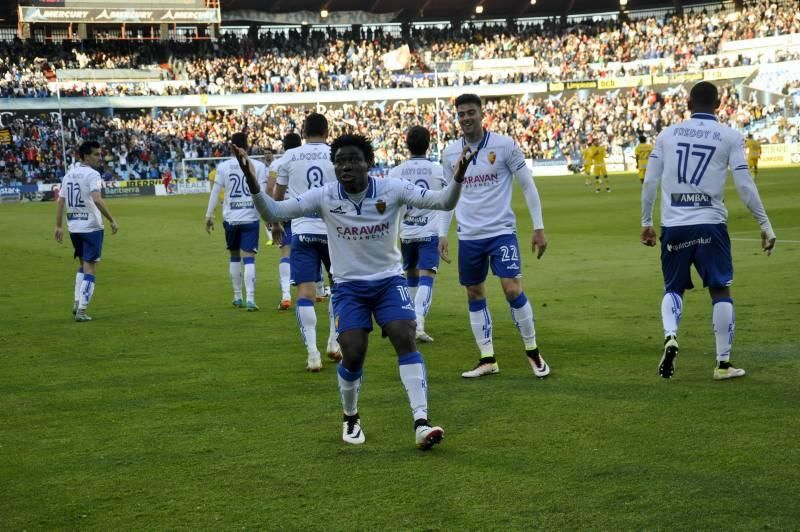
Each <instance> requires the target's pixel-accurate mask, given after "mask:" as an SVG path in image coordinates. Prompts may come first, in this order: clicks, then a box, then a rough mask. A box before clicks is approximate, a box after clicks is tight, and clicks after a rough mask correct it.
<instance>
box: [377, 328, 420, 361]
mask: <svg viewBox="0 0 800 532" xmlns="http://www.w3.org/2000/svg"><path fill="white" fill-rule="evenodd" d="M416 330H417V325H416V322H414V321H413V320H396V321H392V322H389V323H387V324H386V326H385V327H384V328H383V331H384V333H386V336H388V337H389V341H390V342H392V345H393V346H394V349H395V351H397V353H398V354H405V353H411V352H412V351H416V350H417V340H416V338H417V335H416Z"/></svg>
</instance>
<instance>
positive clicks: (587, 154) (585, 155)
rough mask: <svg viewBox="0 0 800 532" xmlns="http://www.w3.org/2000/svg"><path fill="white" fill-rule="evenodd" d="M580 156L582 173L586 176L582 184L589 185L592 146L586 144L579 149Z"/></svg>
mask: <svg viewBox="0 0 800 532" xmlns="http://www.w3.org/2000/svg"><path fill="white" fill-rule="evenodd" d="M581 158H582V159H583V174H584V175H585V176H586V178H585V179H584V182H583V184H584V185H586V186H587V187H588V186H589V178H590V177H591V175H592V160H593V159H594V147H593V146H592V145H591V144H588V145H587V146H586V147H585V148H583V149H582V150H581Z"/></svg>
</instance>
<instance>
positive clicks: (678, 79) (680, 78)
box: [653, 72, 705, 85]
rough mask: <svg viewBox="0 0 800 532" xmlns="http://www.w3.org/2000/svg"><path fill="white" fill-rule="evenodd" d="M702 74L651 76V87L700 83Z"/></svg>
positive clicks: (678, 73) (680, 73) (703, 75)
mask: <svg viewBox="0 0 800 532" xmlns="http://www.w3.org/2000/svg"><path fill="white" fill-rule="evenodd" d="M704 77H705V74H704V73H703V72H677V73H675V74H664V75H658V74H656V75H653V85H672V84H674V83H691V82H693V81H702V80H703V79H704Z"/></svg>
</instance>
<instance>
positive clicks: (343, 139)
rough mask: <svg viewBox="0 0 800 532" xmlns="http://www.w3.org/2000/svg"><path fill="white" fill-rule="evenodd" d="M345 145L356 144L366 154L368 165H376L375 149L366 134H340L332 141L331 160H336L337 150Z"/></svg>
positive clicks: (365, 158)
mask: <svg viewBox="0 0 800 532" xmlns="http://www.w3.org/2000/svg"><path fill="white" fill-rule="evenodd" d="M345 146H355V147H356V148H358V149H359V150H361V152H362V153H363V154H364V160H365V161H367V165H368V166H369V167H370V168H372V167H373V166H375V150H374V149H373V148H372V143H371V142H370V141H369V139H368V138H367V137H365V136H364V135H353V134H351V133H345V134H344V135H339V136H338V137H336V138H335V139H334V140H333V142H332V143H331V161H335V160H336V152H337V151H339V150H340V149H341V148H344V147H345Z"/></svg>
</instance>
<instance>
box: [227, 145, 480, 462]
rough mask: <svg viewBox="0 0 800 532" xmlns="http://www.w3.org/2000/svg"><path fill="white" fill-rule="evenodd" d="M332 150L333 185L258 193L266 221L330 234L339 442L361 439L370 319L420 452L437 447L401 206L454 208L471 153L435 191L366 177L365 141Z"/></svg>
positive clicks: (369, 161)
mask: <svg viewBox="0 0 800 532" xmlns="http://www.w3.org/2000/svg"><path fill="white" fill-rule="evenodd" d="M330 150H331V157H332V158H333V162H334V165H335V169H336V179H337V180H338V183H337V182H328V183H325V184H324V185H323V186H321V187H313V188H311V189H310V190H309V191H308V192H306V193H304V194H302V195H301V196H300V197H298V198H296V199H295V200H291V201H283V202H275V201H273V200H271V199H270V198H269V197H268V196H266V195H265V194H257V195H256V196H255V202H256V208H257V209H258V211H259V212H260V213H261V216H262V217H263V218H264V219H265V220H267V221H274V220H280V219H284V218H296V217H298V216H304V215H309V214H314V213H318V214H319V215H320V216H321V218H322V220H323V221H324V222H325V225H326V227H327V229H328V234H329V235H330V241H329V245H330V251H331V259H332V261H333V275H334V280H335V285H334V290H333V302H334V307H335V312H336V322H337V331H338V333H339V342H340V343H341V346H342V354H343V358H342V361H341V363H340V364H339V369H338V382H339V391H340V394H341V399H342V407H343V409H344V423H343V428H342V439H343V440H344V441H345V442H347V443H351V444H361V443H364V440H365V437H364V432H363V431H362V429H361V420H360V418H359V415H358V398H359V393H360V389H361V382H362V374H363V365H364V359H365V358H366V353H367V340H368V335H369V332H370V331H371V330H372V318H373V316H374V317H375V320H376V321H377V322H378V325H379V326H380V327H381V328H382V329H383V332H384V334H385V335H386V336H388V337H389V340H390V341H391V342H392V345H393V346H394V348H395V351H396V352H397V355H398V364H399V366H400V380H401V381H402V382H403V385H404V386H405V389H406V392H407V394H408V400H409V403H410V405H411V410H412V413H413V415H414V427H415V439H416V444H417V447H418V448H420V449H429V448H430V447H432V446H433V445H435V444H436V443H438V442H440V441H441V440H442V437H443V436H444V431H443V430H442V428H441V427H436V426H433V425H431V423H430V421H429V419H428V398H427V382H426V376H425V362H424V361H423V358H422V354H421V353H420V352H419V351H417V347H416V342H415V339H414V336H415V324H414V317H415V315H414V303H413V301H411V297H410V295H409V293H408V285H407V283H406V280H405V279H404V278H403V277H402V275H401V274H402V268H401V266H400V251H399V250H398V249H397V233H398V226H399V219H400V213H401V210H402V209H404V208H405V206H406V205H411V206H413V207H415V208H419V209H452V208H453V207H454V206H455V204H456V202H457V201H458V196H459V193H460V191H461V182H462V181H463V177H464V167H465V166H466V165H465V160H466V159H467V158H469V156H470V155H471V154H470V153H469V151H468V150H465V151H464V152H463V156H462V158H461V163H460V164H459V167H458V168H457V169H456V171H455V173H454V177H453V182H452V183H450V185H449V186H448V187H447V188H445V189H444V190H441V191H436V192H435V191H430V190H428V189H426V188H423V187H419V186H416V185H413V184H412V183H407V182H405V181H399V180H396V179H375V178H371V177H369V169H370V167H371V166H372V165H374V164H375V154H374V151H373V148H372V145H371V144H370V142H369V140H368V139H366V138H365V137H362V136H360V135H342V136H340V137H338V138H337V139H336V140H334V141H333V144H332V145H331V148H330ZM237 155H238V156H239V158H240V162H241V164H242V167H243V168H245V169H246V170H245V174H246V175H247V176H248V180H249V182H250V186H251V187H257V186H258V183H256V182H255V179H254V175H253V172H252V170H251V169H250V167H249V166H248V161H247V155H246V153H245V152H244V150H237Z"/></svg>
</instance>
